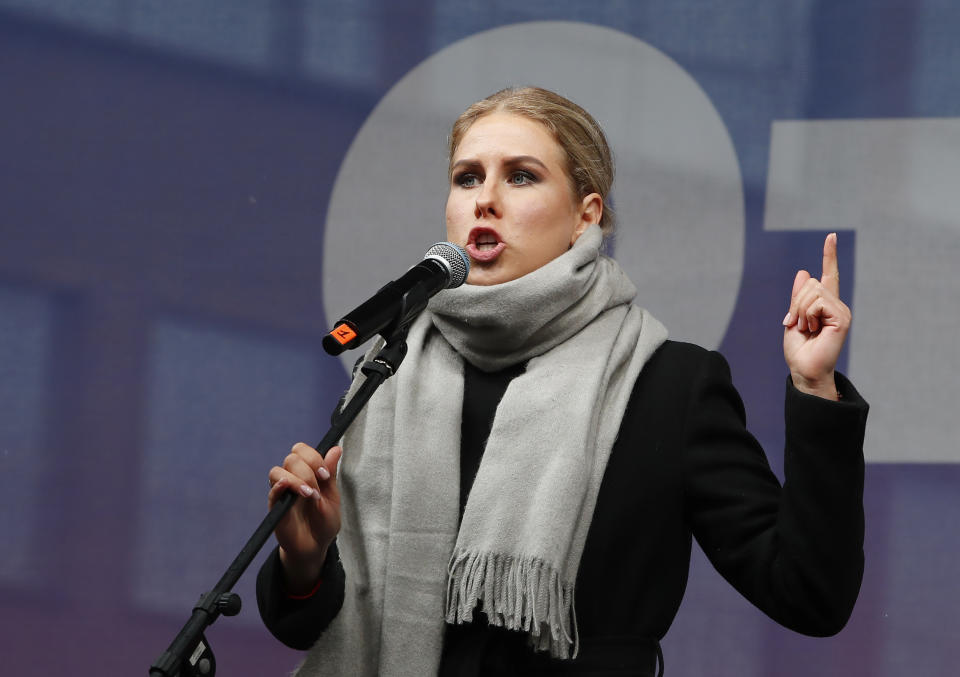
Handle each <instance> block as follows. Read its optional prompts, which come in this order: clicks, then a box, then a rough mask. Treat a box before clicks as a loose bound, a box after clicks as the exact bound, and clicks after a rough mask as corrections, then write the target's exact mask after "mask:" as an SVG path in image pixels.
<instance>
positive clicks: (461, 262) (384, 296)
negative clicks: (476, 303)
mask: <svg viewBox="0 0 960 677" xmlns="http://www.w3.org/2000/svg"><path fill="white" fill-rule="evenodd" d="M423 257H424V258H423V260H422V261H421V262H420V263H418V264H417V265H415V266H414V267H413V268H411V269H410V270H408V271H407V272H406V273H404V274H403V276H402V277H401V278H400V279H398V280H394V281H392V282H388V283H387V284H386V285H384V286H383V287H382V288H381V289H380V291H378V292H377V293H376V294H374V295H373V296H371V297H370V298H369V299H368V300H366V301H364V302H363V303H362V304H360V305H359V306H357V307H356V308H354V309H353V310H352V311H350V312H349V313H347V314H346V315H345V316H344V317H342V318H340V319H339V320H337V322H336V325H335V326H334V328H333V331H331V332H330V333H329V334H327V335H326V336H324V337H323V349H324V350H326V351H327V353H329V354H330V355H339V354H340V353H342V352H343V351H345V350H350V349H351V348H356V347H357V346H359V345H360V344H361V343H364V342H365V341H367V340H368V339H370V338H371V337H372V336H373V335H374V334H379V333H380V332H382V331H383V330H384V329H386V328H388V327H390V326H391V325H394V326H402V325H403V324H405V323H406V322H409V321H412V320H413V319H414V318H415V317H416V316H417V315H418V314H419V313H420V312H421V311H422V310H423V309H424V308H426V307H427V301H429V300H430V297H432V296H433V295H434V294H436V293H437V292H439V291H441V290H443V289H453V288H454V287H459V286H460V285H462V284H463V283H464V282H465V281H466V279H467V274H468V273H469V272H470V258H469V257H468V256H467V253H466V252H465V251H464V250H463V249H461V248H460V247H458V246H457V245H455V244H452V243H450V242H437V243H436V244H434V245H433V246H431V247H430V249H428V250H427V253H426V254H424V255H423Z"/></svg>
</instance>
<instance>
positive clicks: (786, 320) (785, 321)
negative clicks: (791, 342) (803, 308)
mask: <svg viewBox="0 0 960 677" xmlns="http://www.w3.org/2000/svg"><path fill="white" fill-rule="evenodd" d="M783 326H784V327H789V326H790V311H789V310H788V311H787V314H786V315H784V316H783Z"/></svg>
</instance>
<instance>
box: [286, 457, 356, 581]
mask: <svg viewBox="0 0 960 677" xmlns="http://www.w3.org/2000/svg"><path fill="white" fill-rule="evenodd" d="M342 453H343V452H342V450H341V449H340V447H333V448H331V449H330V451H328V452H327V455H326V457H324V456H321V455H320V454H319V453H318V452H317V450H316V449H314V448H313V447H310V446H308V445H306V444H304V443H303V442H299V443H297V444H295V445H293V449H291V450H290V453H289V454H288V455H287V457H286V458H285V459H284V461H283V467H280V466H274V467H273V468H271V469H270V474H269V477H270V494H269V495H268V498H267V500H268V503H269V506H270V507H271V508H272V507H273V504H274V503H275V502H276V501H277V499H278V498H280V496H281V495H282V494H283V492H285V491H292V492H294V493H296V494H297V495H298V496H300V499H299V500H298V501H297V502H296V503H295V504H294V506H293V507H292V508H290V510H289V511H288V512H287V514H286V515H284V517H283V519H282V520H281V521H280V524H279V525H278V526H277V528H276V530H275V531H274V534H275V535H276V537H277V542H278V543H279V544H280V561H281V562H282V563H283V568H284V572H285V574H286V577H287V587H288V590H289V592H291V593H293V594H299V593H305V592H309V591H310V590H311V589H312V588H313V587H314V585H315V583H316V582H317V580H318V579H319V577H320V570H321V569H322V568H323V562H324V560H325V559H326V556H327V549H328V548H329V547H330V544H331V543H333V540H334V539H335V538H336V537H337V533H338V532H339V531H340V489H339V488H338V486H337V466H338V464H339V462H340V457H341V455H342Z"/></svg>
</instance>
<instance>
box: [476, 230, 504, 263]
mask: <svg viewBox="0 0 960 677" xmlns="http://www.w3.org/2000/svg"><path fill="white" fill-rule="evenodd" d="M506 246H507V245H506V243H505V242H503V241H502V240H501V239H500V236H499V235H498V234H497V231H495V230H494V229H493V228H474V229H473V230H471V231H470V236H469V237H468V238H467V246H466V250H467V254H469V255H470V258H472V259H473V260H474V261H477V262H479V263H488V262H490V261H493V260H494V259H496V258H497V257H498V256H500V253H501V252H502V251H503V250H504V249H505V248H506Z"/></svg>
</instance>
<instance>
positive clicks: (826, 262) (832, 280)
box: [820, 233, 840, 296]
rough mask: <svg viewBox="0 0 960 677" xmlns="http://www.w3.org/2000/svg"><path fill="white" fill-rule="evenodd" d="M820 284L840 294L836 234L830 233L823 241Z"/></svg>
mask: <svg viewBox="0 0 960 677" xmlns="http://www.w3.org/2000/svg"><path fill="white" fill-rule="evenodd" d="M820 284H822V285H823V286H824V287H825V288H826V289H827V290H828V291H830V292H832V293H833V294H835V295H836V296H840V267H839V264H838V263H837V234H836V233H830V234H829V235H827V239H826V240H824V242H823V274H822V275H821V276H820Z"/></svg>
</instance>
